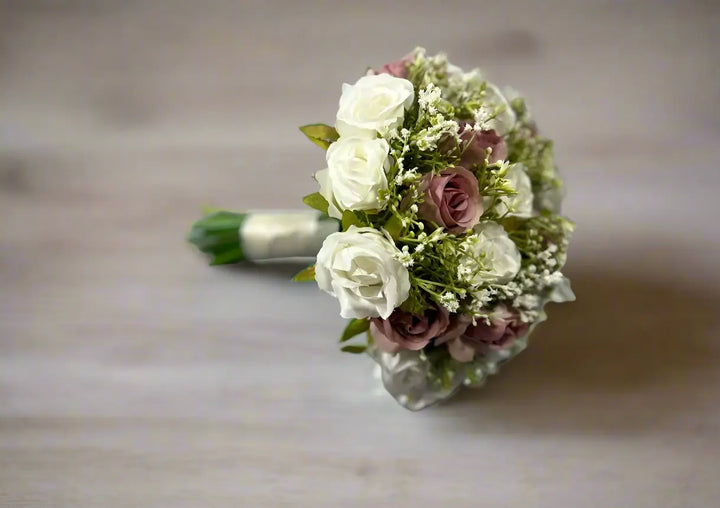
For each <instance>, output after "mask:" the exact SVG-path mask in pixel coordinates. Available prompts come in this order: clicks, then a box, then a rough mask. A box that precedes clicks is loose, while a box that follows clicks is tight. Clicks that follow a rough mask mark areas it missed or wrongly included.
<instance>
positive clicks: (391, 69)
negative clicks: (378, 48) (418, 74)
mask: <svg viewBox="0 0 720 508" xmlns="http://www.w3.org/2000/svg"><path fill="white" fill-rule="evenodd" d="M414 60H415V55H414V54H412V53H410V54H409V55H405V56H404V57H402V58H401V59H400V60H396V61H394V62H390V63H387V64H385V65H383V66H382V67H380V70H378V71H377V74H390V75H391V76H395V77H396V78H404V79H405V78H407V77H408V66H409V65H410V64H411V63H412V62H413V61H414Z"/></svg>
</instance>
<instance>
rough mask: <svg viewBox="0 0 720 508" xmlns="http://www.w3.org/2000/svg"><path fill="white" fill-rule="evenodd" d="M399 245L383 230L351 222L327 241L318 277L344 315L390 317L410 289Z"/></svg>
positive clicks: (322, 287) (321, 257) (317, 265)
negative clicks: (352, 224) (346, 228)
mask: <svg viewBox="0 0 720 508" xmlns="http://www.w3.org/2000/svg"><path fill="white" fill-rule="evenodd" d="M397 254H398V249H397V247H395V245H393V244H392V243H391V242H390V240H388V239H387V238H386V237H385V236H384V235H383V234H382V233H381V232H380V231H378V230H376V229H373V228H358V227H356V226H350V228H349V229H348V230H347V231H345V232H340V233H333V234H331V235H330V236H328V237H327V238H326V239H325V241H324V242H323V246H322V248H321V249H320V252H318V255H317V263H316V265H315V280H316V281H317V283H318V286H319V287H320V289H322V290H323V291H325V292H327V293H330V294H331V295H333V296H335V297H336V298H337V299H338V301H339V302H340V315H341V316H342V317H344V318H358V319H362V318H367V317H378V316H379V317H381V318H383V319H385V318H387V317H388V316H390V314H392V311H393V310H394V309H395V308H396V307H398V306H399V305H400V304H401V303H403V302H404V301H405V300H406V299H407V297H408V293H409V291H410V275H409V273H408V270H407V268H405V267H404V266H403V265H402V263H400V261H398V260H397V259H396V257H397Z"/></svg>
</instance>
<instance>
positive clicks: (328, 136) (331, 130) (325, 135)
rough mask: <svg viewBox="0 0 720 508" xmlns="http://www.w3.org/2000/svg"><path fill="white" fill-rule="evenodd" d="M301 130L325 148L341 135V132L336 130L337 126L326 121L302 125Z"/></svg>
mask: <svg viewBox="0 0 720 508" xmlns="http://www.w3.org/2000/svg"><path fill="white" fill-rule="evenodd" d="M300 130H301V131H302V133H303V134H305V135H306V136H307V137H308V139H309V140H310V141H312V142H313V143H315V144H316V145H317V146H319V147H320V148H322V149H323V150H327V149H328V147H329V146H330V145H331V144H332V143H333V142H334V141H337V139H338V138H339V137H340V134H338V131H336V130H335V127H331V126H329V125H325V124H324V123H314V124H310V125H303V126H302V127H300Z"/></svg>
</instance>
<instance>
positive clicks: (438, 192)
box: [418, 166, 483, 234]
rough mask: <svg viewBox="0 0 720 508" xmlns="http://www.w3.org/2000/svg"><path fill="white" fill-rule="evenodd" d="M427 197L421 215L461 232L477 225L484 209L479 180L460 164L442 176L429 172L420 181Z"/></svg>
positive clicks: (444, 171) (420, 206) (422, 190)
mask: <svg viewBox="0 0 720 508" xmlns="http://www.w3.org/2000/svg"><path fill="white" fill-rule="evenodd" d="M420 190H421V192H424V194H425V199H424V201H423V202H422V203H421V204H420V205H419V207H418V211H419V214H420V217H422V218H423V219H426V220H429V221H432V222H434V223H435V224H437V225H439V226H442V227H444V228H446V229H447V230H448V231H449V232H451V233H455V234H459V233H464V232H465V231H467V230H468V229H470V228H472V227H473V226H475V225H476V224H477V223H478V221H479V220H480V215H482V212H483V204H482V199H481V198H480V191H479V188H478V181H477V178H475V175H473V174H472V173H471V172H470V171H468V170H467V169H465V168H463V167H460V166H457V167H454V168H447V169H445V170H443V171H442V172H441V173H440V174H439V175H433V174H432V173H428V174H426V175H425V176H424V177H423V180H422V182H421V184H420Z"/></svg>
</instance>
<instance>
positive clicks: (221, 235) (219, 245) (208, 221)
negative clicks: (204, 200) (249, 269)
mask: <svg viewBox="0 0 720 508" xmlns="http://www.w3.org/2000/svg"><path fill="white" fill-rule="evenodd" d="M246 215H247V214H244V213H236V212H229V211H226V210H220V211H216V212H213V213H211V214H210V215H207V216H206V217H203V218H202V219H200V220H198V221H196V222H195V223H194V224H193V225H192V227H191V229H190V233H189V234H188V237H187V240H188V242H190V243H191V244H193V245H195V246H196V247H197V248H198V249H199V250H200V251H201V252H203V253H205V254H208V255H209V256H210V257H211V260H210V265H225V264H231V263H238V262H240V261H244V259H245V256H244V255H243V251H242V245H241V244H240V235H239V231H240V226H241V225H242V223H243V221H244V220H245V217H246Z"/></svg>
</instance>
